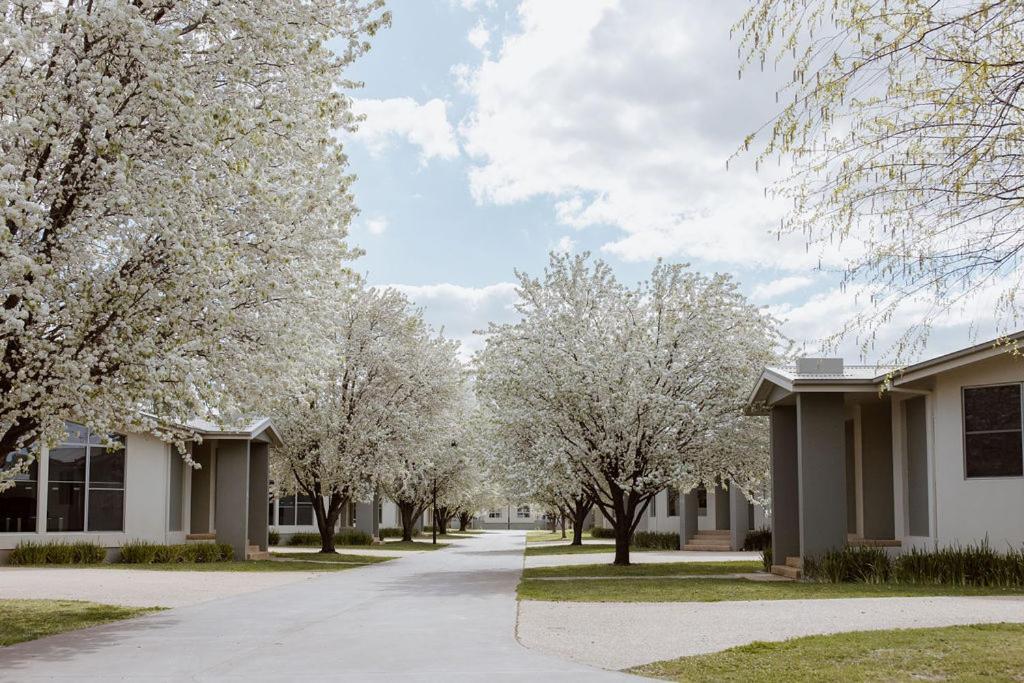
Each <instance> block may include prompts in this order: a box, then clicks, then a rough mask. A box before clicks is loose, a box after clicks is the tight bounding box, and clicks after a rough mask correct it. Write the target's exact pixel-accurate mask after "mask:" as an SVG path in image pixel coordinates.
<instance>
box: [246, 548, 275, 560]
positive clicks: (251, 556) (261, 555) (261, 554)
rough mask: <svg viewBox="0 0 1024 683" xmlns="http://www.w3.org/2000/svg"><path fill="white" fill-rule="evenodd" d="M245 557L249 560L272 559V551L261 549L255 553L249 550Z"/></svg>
mask: <svg viewBox="0 0 1024 683" xmlns="http://www.w3.org/2000/svg"><path fill="white" fill-rule="evenodd" d="M245 559H247V560H269V559H270V553H268V552H267V551H265V550H259V551H257V552H255V553H253V552H249V553H246V554H245Z"/></svg>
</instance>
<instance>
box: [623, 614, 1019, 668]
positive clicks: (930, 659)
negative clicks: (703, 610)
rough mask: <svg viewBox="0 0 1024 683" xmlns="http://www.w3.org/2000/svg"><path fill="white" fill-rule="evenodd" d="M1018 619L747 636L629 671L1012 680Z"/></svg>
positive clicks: (1016, 666)
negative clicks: (765, 638)
mask: <svg viewBox="0 0 1024 683" xmlns="http://www.w3.org/2000/svg"><path fill="white" fill-rule="evenodd" d="M1022 642H1024V625H1022V624H980V625H976V626H948V627H943V628H916V629H906V630H902V629H901V630H890V631H862V632H853V633H840V634H836V635H829V636H809V637H806V638H794V639H792V640H787V641H783V642H780V643H762V642H758V643H751V644H750V645H744V646H742V647H734V648H732V649H729V650H725V651H723V652H716V653H713V654H708V655H699V656H696V657H683V658H682V659H675V660H671V661H666V662H655V663H654V664H646V665H644V666H640V667H636V668H634V669H630V672H631V673H636V674H639V675H641V676H651V677H657V678H663V679H668V680H675V681H755V682H756V681H764V682H765V683H767V682H769V681H780V680H793V681H880V680H885V681H913V680H928V681H945V680H1000V681H1019V680H1021V672H1022V671H1024V647H1021V643H1022Z"/></svg>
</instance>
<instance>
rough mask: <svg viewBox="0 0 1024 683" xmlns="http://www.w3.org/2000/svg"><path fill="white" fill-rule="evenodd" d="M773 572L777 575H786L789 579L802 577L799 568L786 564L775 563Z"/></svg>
mask: <svg viewBox="0 0 1024 683" xmlns="http://www.w3.org/2000/svg"><path fill="white" fill-rule="evenodd" d="M772 574H775V575H776V576H784V577H786V578H787V579H793V580H794V581H795V580H797V579H799V578H800V570H799V569H797V568H796V567H790V566H789V565H785V564H773V565H772Z"/></svg>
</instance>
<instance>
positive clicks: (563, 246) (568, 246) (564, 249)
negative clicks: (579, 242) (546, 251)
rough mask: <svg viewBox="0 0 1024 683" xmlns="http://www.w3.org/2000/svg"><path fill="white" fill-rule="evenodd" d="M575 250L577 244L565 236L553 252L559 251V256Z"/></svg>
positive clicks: (556, 244) (553, 248)
mask: <svg viewBox="0 0 1024 683" xmlns="http://www.w3.org/2000/svg"><path fill="white" fill-rule="evenodd" d="M575 248H576V242H575V241H574V240H573V239H572V238H571V237H569V236H568V235H564V236H563V237H562V238H561V239H559V240H558V242H556V243H555V246H553V247H552V248H551V249H552V251H557V252H558V253H559V254H568V253H571V252H572V250H573V249H575Z"/></svg>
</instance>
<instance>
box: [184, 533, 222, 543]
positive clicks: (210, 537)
mask: <svg viewBox="0 0 1024 683" xmlns="http://www.w3.org/2000/svg"><path fill="white" fill-rule="evenodd" d="M185 540H186V541H216V540H217V534H208V533H202V534H186V535H185Z"/></svg>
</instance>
